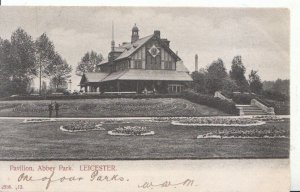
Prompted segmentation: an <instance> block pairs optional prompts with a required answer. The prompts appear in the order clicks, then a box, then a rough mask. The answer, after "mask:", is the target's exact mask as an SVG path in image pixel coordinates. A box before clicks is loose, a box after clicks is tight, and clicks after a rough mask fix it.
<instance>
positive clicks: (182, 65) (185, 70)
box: [176, 60, 190, 72]
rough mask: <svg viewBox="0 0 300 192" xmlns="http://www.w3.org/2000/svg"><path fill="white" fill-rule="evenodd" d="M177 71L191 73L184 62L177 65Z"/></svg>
mask: <svg viewBox="0 0 300 192" xmlns="http://www.w3.org/2000/svg"><path fill="white" fill-rule="evenodd" d="M176 71H183V72H190V71H189V70H188V69H187V68H186V66H185V65H184V64H183V61H182V60H181V61H178V62H177V63H176Z"/></svg>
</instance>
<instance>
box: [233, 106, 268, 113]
mask: <svg viewBox="0 0 300 192" xmlns="http://www.w3.org/2000/svg"><path fill="white" fill-rule="evenodd" d="M236 107H237V108H238V109H239V110H240V115H268V113H266V112H265V111H263V110H262V109H260V108H259V107H257V106H253V105H236Z"/></svg>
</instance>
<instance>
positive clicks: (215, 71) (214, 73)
mask: <svg viewBox="0 0 300 192" xmlns="http://www.w3.org/2000/svg"><path fill="white" fill-rule="evenodd" d="M227 77H228V74H227V72H226V68H225V66H224V63H223V61H222V59H220V58H219V59H218V60H217V61H213V62H212V64H211V65H210V66H208V68H207V84H206V85H207V91H208V93H211V94H214V93H215V92H216V91H219V90H222V89H223V81H224V79H226V78H227Z"/></svg>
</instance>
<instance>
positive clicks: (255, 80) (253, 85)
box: [249, 70, 263, 94]
mask: <svg viewBox="0 0 300 192" xmlns="http://www.w3.org/2000/svg"><path fill="white" fill-rule="evenodd" d="M249 87H250V90H251V92H253V93H257V94H261V92H262V88H263V84H262V82H261V80H260V77H259V75H258V74H257V71H254V70H251V72H250V74H249Z"/></svg>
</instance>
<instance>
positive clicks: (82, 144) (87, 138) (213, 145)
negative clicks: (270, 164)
mask: <svg viewBox="0 0 300 192" xmlns="http://www.w3.org/2000/svg"><path fill="white" fill-rule="evenodd" d="M22 121H23V120H22V119H6V120H4V119H2V120H0V136H1V140H0V146H1V147H0V159H1V160H12V159H19V160H51V159H55V160H81V159H86V160H88V159H95V160H106V159H202V158H288V156H289V127H290V125H289V120H288V119H285V121H283V122H267V123H266V124H264V125H259V126H256V127H255V129H253V127H242V128H241V127H239V128H237V127H205V126H203V127H200V126H178V125H172V124H171V122H170V121H161V122H151V121H148V120H142V119H140V120H129V119H124V120H120V121H117V120H103V119H102V120H100V119H99V120H95V119H93V120H92V119H89V120H88V119H87V120H85V121H95V123H102V124H103V128H105V131H103V130H102V131H87V132H75V133H69V132H63V131H61V130H60V129H59V127H60V126H61V125H64V126H65V125H70V123H72V121H78V120H60V121H57V122H44V123H22ZM128 125H130V126H136V125H138V126H145V127H147V129H148V130H149V131H154V132H155V135H153V136H111V135H108V133H107V131H109V130H113V129H115V128H117V127H123V126H128ZM239 129H243V130H244V131H248V132H249V131H252V130H257V129H262V130H266V131H265V132H272V130H274V129H276V130H285V131H284V132H285V134H286V136H287V138H259V139H245V138H244V139H240V138H238V139H237V138H226V139H224V138H223V139H196V138H197V136H198V135H199V134H205V133H207V132H210V131H213V132H220V131H222V132H224V131H225V132H226V131H231V132H232V131H234V130H236V131H239Z"/></svg>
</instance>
